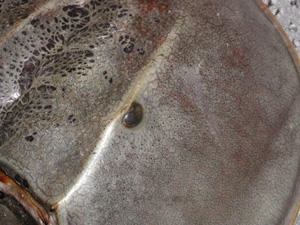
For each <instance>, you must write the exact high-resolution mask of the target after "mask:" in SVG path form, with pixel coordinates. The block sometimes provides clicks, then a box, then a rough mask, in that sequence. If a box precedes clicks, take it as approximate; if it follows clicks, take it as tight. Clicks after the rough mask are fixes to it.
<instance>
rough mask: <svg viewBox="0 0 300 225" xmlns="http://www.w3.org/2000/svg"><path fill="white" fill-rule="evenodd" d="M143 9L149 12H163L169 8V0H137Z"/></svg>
mask: <svg viewBox="0 0 300 225" xmlns="http://www.w3.org/2000/svg"><path fill="white" fill-rule="evenodd" d="M138 2H139V4H140V6H141V8H142V9H143V11H145V12H147V13H149V12H151V11H153V10H155V9H156V10H157V11H159V12H160V13H165V12H167V11H168V10H170V8H171V4H170V2H169V0H138Z"/></svg>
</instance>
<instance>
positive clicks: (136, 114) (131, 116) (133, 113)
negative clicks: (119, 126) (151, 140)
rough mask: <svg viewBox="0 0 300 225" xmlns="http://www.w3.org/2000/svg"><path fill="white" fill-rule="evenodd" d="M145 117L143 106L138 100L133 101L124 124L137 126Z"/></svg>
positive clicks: (124, 118)
mask: <svg viewBox="0 0 300 225" xmlns="http://www.w3.org/2000/svg"><path fill="white" fill-rule="evenodd" d="M142 119H143V107H142V106H141V104H139V103H137V102H133V103H132V104H131V106H130V108H129V109H128V111H127V113H126V114H125V116H124V117H123V121H122V122H123V125H124V126H125V127H135V126H137V125H138V124H139V123H140V122H141V121H142Z"/></svg>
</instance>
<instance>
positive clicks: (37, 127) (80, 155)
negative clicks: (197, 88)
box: [0, 0, 172, 201]
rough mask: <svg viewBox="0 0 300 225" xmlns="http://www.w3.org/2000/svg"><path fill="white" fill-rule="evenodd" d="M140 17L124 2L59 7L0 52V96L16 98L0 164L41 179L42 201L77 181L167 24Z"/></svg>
mask: <svg viewBox="0 0 300 225" xmlns="http://www.w3.org/2000/svg"><path fill="white" fill-rule="evenodd" d="M137 10H138V8H136V7H134V6H132V5H127V4H124V2H123V3H122V2H121V1H102V0H99V1H91V2H89V3H83V4H82V5H75V4H73V5H65V6H61V7H58V8H54V9H53V11H51V13H49V12H45V15H44V16H39V17H35V18H33V19H31V20H30V21H29V23H28V24H26V25H25V26H24V28H23V29H22V30H16V33H15V34H14V37H13V38H11V39H9V40H8V41H6V42H4V43H3V44H2V45H1V52H2V53H3V54H2V55H1V61H2V63H1V65H2V66H1V68H0V69H1V75H2V78H3V81H4V82H2V83H1V87H0V88H1V93H2V94H3V95H4V96H8V97H9V98H13V97H16V99H10V100H8V99H6V98H5V97H4V98H2V100H3V101H4V102H6V103H7V104H2V106H3V108H2V122H1V130H0V137H1V139H0V146H1V155H2V158H1V161H2V164H5V165H6V164H7V162H8V163H9V164H10V166H13V167H16V170H17V171H22V173H24V174H25V176H28V177H29V179H32V178H33V177H40V179H39V182H38V183H36V184H33V185H32V188H34V189H37V190H38V192H41V193H40V194H42V196H44V197H43V198H50V199H51V198H52V197H53V196H56V198H58V195H59V194H61V193H62V192H63V191H66V189H67V187H68V185H69V186H70V185H71V184H72V182H74V177H76V174H78V173H79V172H80V170H82V168H83V167H84V162H85V161H86V159H87V157H88V156H89V154H91V153H92V152H93V149H94V146H95V143H96V142H97V140H98V138H99V135H100V133H101V131H102V130H103V128H104V127H105V124H106V123H107V122H108V121H109V120H110V119H111V117H113V116H114V114H115V113H116V111H114V110H113V111H112V110H111V109H112V108H114V107H113V105H116V106H117V105H118V102H119V101H120V100H121V99H120V97H119V96H122V95H123V94H124V91H125V90H126V87H127V86H128V85H129V84H130V83H131V82H132V81H133V80H134V78H135V74H136V72H137V71H138V69H139V68H140V67H141V66H142V64H143V62H144V61H145V60H146V59H147V58H148V57H149V55H150V54H151V52H152V51H153V49H155V48H156V46H155V44H156V42H158V41H159V40H160V39H162V38H164V36H165V35H166V32H167V31H168V26H169V25H170V24H171V23H172V21H171V19H170V18H169V17H167V16H166V15H164V16H159V15H156V14H157V13H152V14H151V15H150V13H148V15H149V16H146V17H143V18H142V17H141V15H139V14H138V13H136V11H137ZM157 16H159V17H157ZM146 21H147V23H153V24H155V27H149V28H148V27H146V26H145V23H146ZM157 45H159V43H158V44H157ZM8 58H13V60H9V61H6V59H8ZM133 59H134V60H133ZM10 91H12V92H13V93H14V95H13V96H11V95H10V93H9V92H10ZM12 103H13V105H12ZM4 112H5V113H4ZM88 127H89V128H88ZM90 128H92V129H90ZM41 146H42V147H41ZM68 149H72V151H71V152H69V151H68ZM4 167H5V166H4ZM60 168H64V169H63V170H61V169H60ZM50 174H51V175H50ZM49 175H50V177H49ZM12 176H14V174H12ZM49 181H50V182H49ZM52 201H53V199H52Z"/></svg>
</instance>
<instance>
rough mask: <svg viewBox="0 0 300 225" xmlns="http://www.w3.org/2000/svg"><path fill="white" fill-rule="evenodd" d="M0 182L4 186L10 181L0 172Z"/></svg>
mask: <svg viewBox="0 0 300 225" xmlns="http://www.w3.org/2000/svg"><path fill="white" fill-rule="evenodd" d="M0 181H1V182H2V183H4V184H8V183H10V180H9V179H8V178H7V176H6V175H5V174H4V173H1V172H0Z"/></svg>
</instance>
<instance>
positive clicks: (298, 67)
mask: <svg viewBox="0 0 300 225" xmlns="http://www.w3.org/2000/svg"><path fill="white" fill-rule="evenodd" d="M255 1H256V2H257V3H258V4H259V6H260V7H261V8H262V10H263V11H264V13H265V15H266V16H267V17H269V19H270V20H271V21H272V22H273V23H274V25H276V26H277V27H276V28H277V29H278V31H279V33H280V34H281V36H282V37H283V40H284V41H286V43H287V48H288V50H289V51H290V53H291V57H292V59H293V60H294V61H295V63H294V64H295V68H296V70H297V72H298V78H299V79H300V58H299V56H298V54H297V52H296V49H295V48H294V46H293V44H292V42H291V41H290V39H289V37H288V35H287V33H286V32H285V30H284V29H283V27H282V26H281V24H280V23H279V21H278V20H277V18H276V17H275V16H274V14H273V13H272V12H271V10H270V9H269V8H268V6H266V4H265V3H264V2H263V0H255ZM297 194H298V196H297V198H298V203H297V207H296V211H295V212H294V213H293V216H292V218H291V222H290V225H294V224H295V221H296V219H297V216H298V213H299V211H300V193H299V191H298V193H297Z"/></svg>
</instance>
